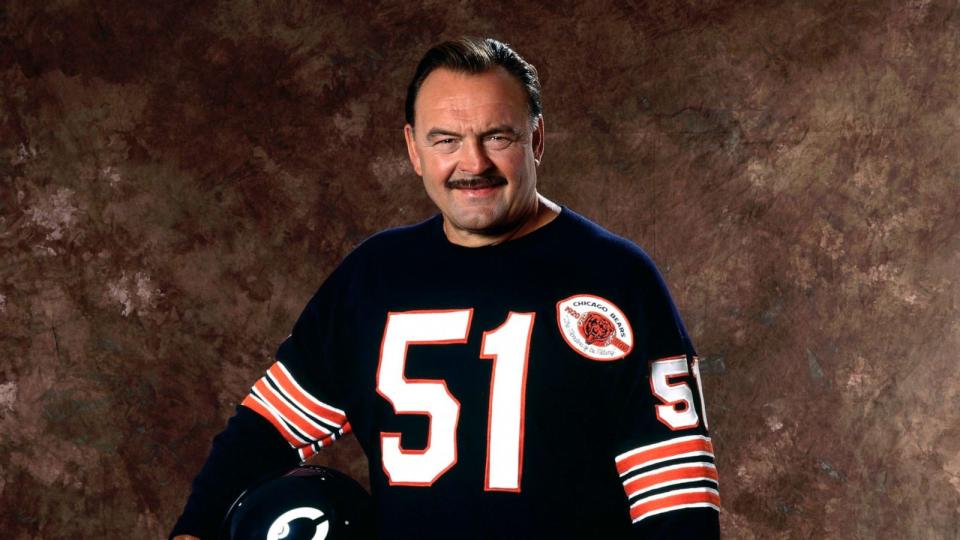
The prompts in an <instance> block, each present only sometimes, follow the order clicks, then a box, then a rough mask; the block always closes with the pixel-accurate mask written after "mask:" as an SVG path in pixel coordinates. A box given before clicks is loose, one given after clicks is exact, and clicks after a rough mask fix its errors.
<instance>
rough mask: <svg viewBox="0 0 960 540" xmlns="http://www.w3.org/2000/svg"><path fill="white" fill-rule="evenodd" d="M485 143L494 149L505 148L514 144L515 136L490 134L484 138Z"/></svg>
mask: <svg viewBox="0 0 960 540" xmlns="http://www.w3.org/2000/svg"><path fill="white" fill-rule="evenodd" d="M484 144H485V145H486V146H487V147H489V148H493V149H494V150H503V149H505V148H507V147H508V146H510V145H511V144H513V138H512V137H508V136H506V135H490V136H488V137H487V138H486V139H484Z"/></svg>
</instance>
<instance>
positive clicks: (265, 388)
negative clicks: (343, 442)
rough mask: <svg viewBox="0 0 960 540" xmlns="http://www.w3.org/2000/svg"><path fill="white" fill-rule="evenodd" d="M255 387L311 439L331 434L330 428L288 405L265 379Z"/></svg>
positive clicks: (287, 419) (315, 439) (284, 416)
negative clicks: (320, 424) (315, 422)
mask: <svg viewBox="0 0 960 540" xmlns="http://www.w3.org/2000/svg"><path fill="white" fill-rule="evenodd" d="M253 387H254V388H255V389H256V390H257V392H260V395H261V396H263V398H264V399H266V400H267V402H269V403H270V405H272V406H273V408H274V409H277V411H279V412H280V415H281V416H283V418H284V420H286V421H287V422H290V423H291V424H293V426H294V427H296V428H297V429H299V430H300V431H301V432H302V433H305V434H306V435H308V436H309V437H310V439H311V440H314V441H317V440H320V439H323V438H325V437H327V436H329V435H330V431H329V430H327V429H325V428H323V427H321V426H318V425H316V424H314V423H312V422H310V421H309V420H307V419H306V418H305V417H304V416H303V413H301V412H300V411H297V410H294V409H293V408H291V407H290V405H288V404H287V402H286V401H285V400H284V399H283V398H282V397H280V396H279V395H277V394H276V393H275V392H274V390H273V388H270V385H268V384H267V382H266V381H264V380H263V379H260V380H259V381H257V384H255V385H253Z"/></svg>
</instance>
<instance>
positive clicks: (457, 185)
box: [446, 176, 507, 189]
mask: <svg viewBox="0 0 960 540" xmlns="http://www.w3.org/2000/svg"><path fill="white" fill-rule="evenodd" d="M506 183H507V179H506V178H504V177H502V176H474V177H471V178H457V179H451V180H447V182H446V186H447V188H448V189H477V188H485V187H490V186H499V185H501V184H506Z"/></svg>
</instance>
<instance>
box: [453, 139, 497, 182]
mask: <svg viewBox="0 0 960 540" xmlns="http://www.w3.org/2000/svg"><path fill="white" fill-rule="evenodd" d="M491 166H493V162H491V161H490V158H489V157H488V156H487V151H486V149H485V148H484V147H483V143H482V142H481V141H479V140H477V139H467V140H465V141H464V143H463V145H462V146H461V147H460V162H459V164H458V166H457V168H458V169H459V170H460V172H462V173H465V174H482V173H484V172H486V171H487V169H489V168H490V167H491Z"/></svg>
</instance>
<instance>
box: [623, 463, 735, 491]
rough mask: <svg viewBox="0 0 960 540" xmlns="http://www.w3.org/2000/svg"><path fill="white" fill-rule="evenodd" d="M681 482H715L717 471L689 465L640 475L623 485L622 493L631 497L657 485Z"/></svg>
mask: <svg viewBox="0 0 960 540" xmlns="http://www.w3.org/2000/svg"><path fill="white" fill-rule="evenodd" d="M683 480H713V481H715V482H716V481H717V480H718V479H717V470H716V469H715V468H713V467H708V466H706V465H703V464H690V465H689V466H682V467H676V468H671V469H668V470H662V471H656V472H653V473H647V474H642V475H640V476H637V477H634V478H632V479H631V480H630V481H629V482H627V483H626V484H625V485H624V491H626V493H627V497H632V496H634V495H636V494H637V493H640V492H642V491H646V490H648V489H650V488H652V487H654V486H656V485H658V484H663V483H667V482H675V481H683Z"/></svg>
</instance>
